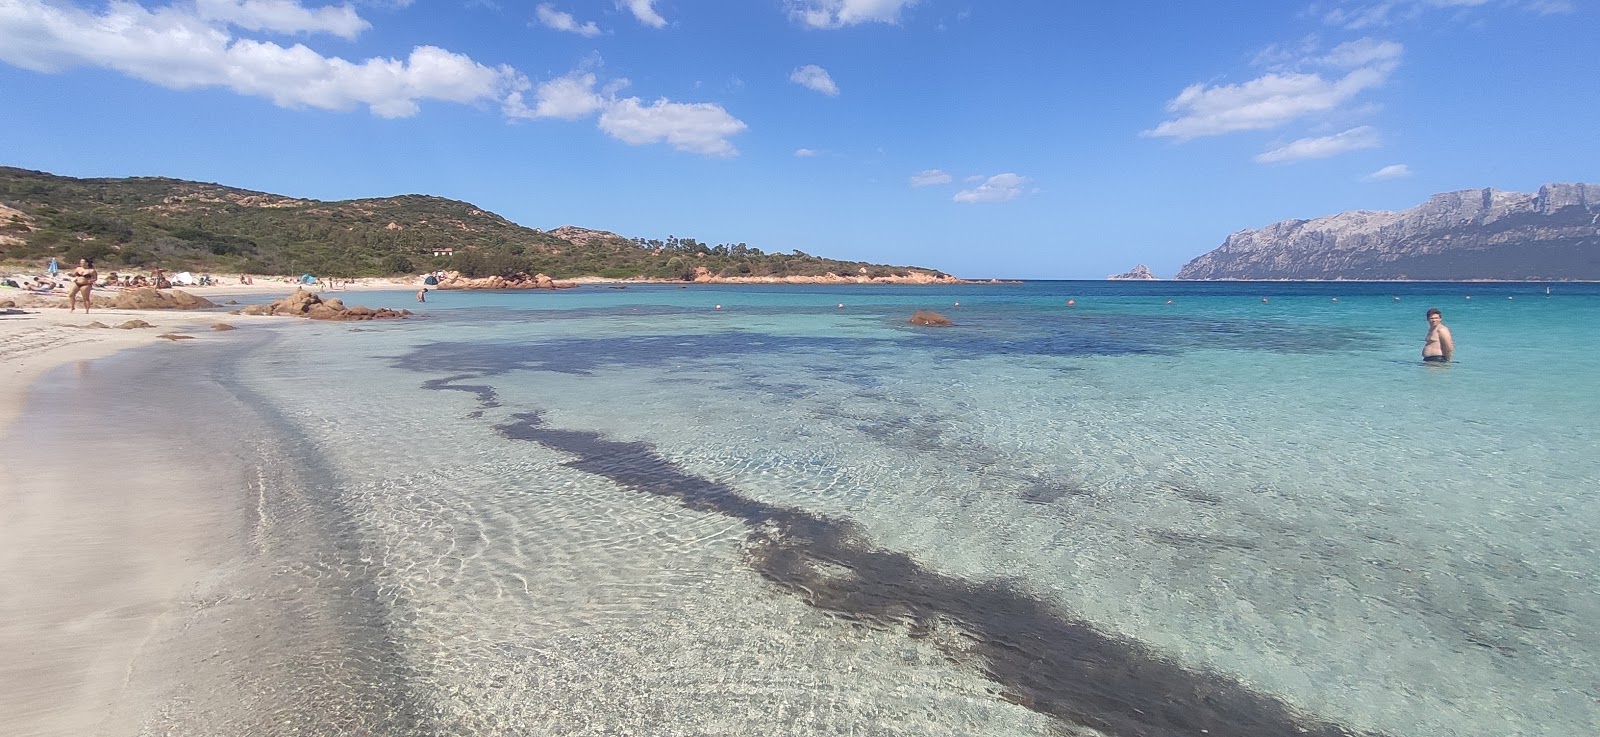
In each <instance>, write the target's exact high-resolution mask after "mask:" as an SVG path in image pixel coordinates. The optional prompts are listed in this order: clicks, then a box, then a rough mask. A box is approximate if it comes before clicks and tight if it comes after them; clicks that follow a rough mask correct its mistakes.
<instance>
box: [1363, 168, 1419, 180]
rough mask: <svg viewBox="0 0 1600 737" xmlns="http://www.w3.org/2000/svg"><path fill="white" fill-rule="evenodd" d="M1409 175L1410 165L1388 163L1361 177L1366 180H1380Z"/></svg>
mask: <svg viewBox="0 0 1600 737" xmlns="http://www.w3.org/2000/svg"><path fill="white" fill-rule="evenodd" d="M1409 176H1411V167H1409V166H1406V165H1405V164H1390V165H1388V166H1385V167H1383V168H1382V169H1379V170H1377V171H1375V172H1373V173H1371V174H1368V175H1366V176H1364V177H1362V179H1363V180H1365V181H1368V182H1381V181H1383V180H1385V179H1400V178H1403V177H1409Z"/></svg>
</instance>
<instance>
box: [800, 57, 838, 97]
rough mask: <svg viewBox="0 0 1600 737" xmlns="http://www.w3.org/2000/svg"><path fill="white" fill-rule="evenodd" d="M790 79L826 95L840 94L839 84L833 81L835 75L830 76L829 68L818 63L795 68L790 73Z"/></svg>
mask: <svg viewBox="0 0 1600 737" xmlns="http://www.w3.org/2000/svg"><path fill="white" fill-rule="evenodd" d="M789 81H790V82H793V83H795V84H797V85H800V86H801V87H804V88H806V89H808V90H812V91H815V92H821V93H822V94H824V95H830V96H831V95H837V94H839V85H837V84H834V83H833V77H831V76H828V70H826V69H823V68H822V67H819V66H817V65H816V64H807V65H805V66H803V67H800V68H799V69H796V70H794V73H793V74H790V75H789Z"/></svg>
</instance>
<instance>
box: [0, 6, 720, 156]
mask: <svg viewBox="0 0 1600 737" xmlns="http://www.w3.org/2000/svg"><path fill="white" fill-rule="evenodd" d="M198 2H199V3H202V4H203V3H207V2H209V3H210V4H209V5H207V6H206V7H207V8H208V9H206V10H204V11H202V10H200V9H199V8H200V5H198V4H197V5H195V6H188V5H185V6H167V7H163V8H158V9H156V10H148V9H146V8H144V7H142V6H140V5H137V4H135V3H132V2H125V1H124V2H113V3H112V4H111V5H110V6H109V7H107V8H106V9H105V11H104V12H102V13H99V14H96V13H91V12H88V11H84V10H80V9H77V8H74V7H69V6H59V5H53V4H47V3H46V2H43V0H0V61H4V62H7V63H9V64H12V65H15V66H19V67H22V68H25V69H30V70H33V71H37V72H46V73H50V72H60V71H63V70H66V69H71V68H75V67H94V68H102V69H112V70H116V71H119V72H122V73H123V74H126V75H128V76H130V77H134V78H136V79H140V80H143V81H146V82H150V83H153V84H158V85H161V86H163V87H168V88H172V89H195V88H203V87H220V88H224V89H229V90H232V91H234V92H236V93H239V94H242V95H249V96H254V97H263V98H266V99H269V100H271V101H272V102H273V103H275V104H277V105H279V106H281V107H286V108H307V107H309V108H318V109H323V110H341V111H342V110H350V109H354V108H356V107H359V106H366V107H367V108H368V109H369V110H370V111H371V112H372V114H373V115H377V116H379V117H384V118H404V117H409V116H412V115H416V114H417V113H418V111H419V110H420V109H421V106H420V104H421V103H422V102H424V101H442V102H452V103H460V104H480V103H499V104H500V105H501V109H502V111H503V112H504V114H505V115H506V116H507V117H509V118H512V119H520V118H556V119H562V120H577V119H580V118H585V117H589V116H592V115H594V114H595V113H597V112H598V113H601V120H600V129H601V130H602V131H604V132H606V133H607V134H609V135H611V136H613V137H615V138H618V139H620V140H623V141H626V142H628V143H651V142H656V141H664V142H666V143H668V144H669V145H672V146H673V147H675V148H678V149H680V150H683V151H692V152H695V153H702V154H707V155H711V156H732V155H735V154H736V153H737V152H736V151H735V150H734V148H733V145H732V144H731V143H729V142H728V140H727V138H728V136H731V135H733V134H736V133H739V132H741V131H743V130H744V129H745V128H746V126H745V124H744V123H743V122H742V121H740V120H739V119H738V118H735V117H733V116H732V115H731V114H729V113H728V112H727V111H726V110H724V109H723V108H722V107H721V106H718V105H715V104H711V103H678V102H672V101H669V100H665V99H663V100H658V101H657V102H655V103H654V104H652V105H650V106H644V105H641V104H640V103H639V101H638V99H637V98H628V99H625V100H619V99H617V97H616V92H617V90H619V89H621V87H622V86H625V85H626V84H627V81H626V80H618V81H616V82H614V83H612V84H610V85H607V86H606V87H605V88H603V89H598V90H597V89H596V85H597V84H598V80H597V79H596V77H595V75H594V74H592V73H587V72H574V73H572V74H568V75H567V76H565V77H559V78H556V79H551V80H548V81H546V82H543V83H541V84H539V85H537V86H535V85H534V84H532V83H531V82H530V81H529V80H528V79H527V78H526V77H525V76H523V75H522V74H521V73H520V72H518V71H516V70H515V69H512V68H511V67H509V66H504V65H502V66H496V67H490V66H486V65H484V64H481V63H478V62H476V61H474V60H473V59H472V58H470V57H468V56H466V55H464V54H457V53H453V52H451V51H447V50H445V49H441V48H439V47H436V46H418V47H416V48H414V49H412V51H411V54H410V55H409V56H407V57H406V58H404V59H393V58H387V57H375V58H371V59H366V60H364V61H360V62H352V61H346V60H344V59H341V58H338V57H328V56H323V55H321V54H319V53H317V52H315V51H313V50H311V49H309V48H307V47H306V46H304V45H302V44H295V45H293V46H287V47H285V46H282V45H279V44H276V43H272V42H269V41H260V40H256V39H250V38H239V37H236V36H235V35H234V33H233V32H232V31H231V30H230V29H231V28H246V29H260V30H273V31H277V32H287V31H290V30H295V31H297V32H312V31H319V32H325V33H333V34H340V35H342V34H345V33H352V32H355V30H358V29H357V27H356V25H355V24H351V23H350V22H349V21H348V20H343V19H344V18H346V16H345V15H343V12H344V11H343V10H340V11H339V12H336V13H333V14H319V13H320V11H311V10H305V9H304V8H301V9H302V10H305V12H304V13H295V12H289V10H290V9H286V8H285V7H283V4H284V3H286V2H287V0H266V1H265V2H262V1H259V0H242V1H240V0H198ZM289 4H290V5H292V3H289ZM295 7H299V6H295ZM324 10H326V9H324ZM356 19H357V20H360V19H359V18H356ZM360 27H361V28H364V27H366V26H365V21H361V24H360ZM530 92H531V93H532V95H533V97H534V102H533V104H532V106H531V107H530V106H529V105H528V103H527V101H526V96H527V94H529V93H530Z"/></svg>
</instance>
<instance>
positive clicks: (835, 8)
mask: <svg viewBox="0 0 1600 737" xmlns="http://www.w3.org/2000/svg"><path fill="white" fill-rule="evenodd" d="M916 4H917V0H792V1H791V3H790V14H791V15H793V16H794V18H795V19H796V20H798V21H800V22H801V23H802V24H804V25H806V26H807V27H810V28H843V27H845V26H853V25H858V24H861V23H898V22H899V20H900V11H901V10H902V9H904V8H908V7H910V6H912V5H916Z"/></svg>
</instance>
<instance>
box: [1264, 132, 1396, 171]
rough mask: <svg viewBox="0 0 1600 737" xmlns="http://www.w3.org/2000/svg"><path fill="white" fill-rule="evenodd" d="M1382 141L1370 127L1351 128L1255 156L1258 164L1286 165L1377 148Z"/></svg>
mask: <svg viewBox="0 0 1600 737" xmlns="http://www.w3.org/2000/svg"><path fill="white" fill-rule="evenodd" d="M1380 143H1382V141H1380V140H1379V138H1378V130H1377V129H1376V128H1373V127H1372V126H1370V125H1363V126H1361V127H1359V128H1351V129H1350V130H1347V131H1345V132H1343V133H1338V134H1335V135H1331V136H1322V137H1319V138H1302V139H1300V140H1298V141H1294V142H1292V143H1290V144H1288V145H1286V146H1281V147H1279V148H1275V149H1272V150H1271V151H1267V152H1265V153H1261V154H1258V155H1256V157H1255V160H1256V163H1258V164H1286V163H1289V162H1292V161H1305V160H1306V159H1326V158H1328V157H1330V156H1338V155H1339V154H1342V153H1345V152H1347V151H1359V150H1361V149H1364V148H1377V147H1378V145H1379V144H1380Z"/></svg>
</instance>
